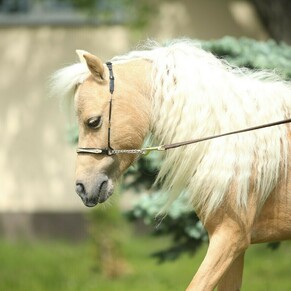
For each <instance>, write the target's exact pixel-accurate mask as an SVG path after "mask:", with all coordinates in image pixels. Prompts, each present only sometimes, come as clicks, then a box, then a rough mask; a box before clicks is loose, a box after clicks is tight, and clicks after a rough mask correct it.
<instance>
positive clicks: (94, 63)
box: [75, 51, 150, 207]
mask: <svg viewBox="0 0 291 291" xmlns="http://www.w3.org/2000/svg"><path fill="white" fill-rule="evenodd" d="M77 53H78V55H79V58H80V61H81V62H82V63H84V65H86V66H87V67H88V70H89V72H90V74H89V75H88V77H87V78H86V79H85V80H84V81H83V82H81V83H80V84H79V85H78V87H77V90H76V94H75V110H76V114H77V118H78V126H79V144H78V146H79V148H98V149H105V150H103V151H104V152H102V153H100V154H94V153H90V152H84V151H83V152H79V154H78V156H77V165H76V192H77V194H78V195H79V196H80V197H81V199H82V200H83V202H84V204H85V205H86V206H89V207H92V206H95V205H96V204H98V203H102V202H104V201H106V200H107V199H108V198H109V197H110V196H111V194H112V193H113V190H114V185H115V183H116V182H117V180H118V178H119V177H120V176H121V175H122V174H123V173H124V172H125V170H126V169H127V168H128V167H129V166H130V165H131V164H132V163H133V162H134V160H135V159H136V157H137V156H136V155H133V154H118V155H112V154H108V150H109V149H138V148H140V147H141V146H142V144H143V142H144V139H145V137H146V135H147V133H148V131H149V127H150V100H149V89H148V88H149V86H148V83H147V82H146V78H145V75H146V71H147V70H148V69H149V63H148V62H147V61H145V60H133V61H130V62H126V63H118V62H117V63H116V64H113V71H114V76H115V81H114V86H115V91H114V93H112V92H110V89H109V86H110V81H109V78H110V72H109V70H108V68H107V67H106V66H105V65H104V64H103V62H102V61H101V60H100V59H99V58H98V57H96V56H94V55H92V54H90V53H88V52H85V51H77ZM111 74H112V75H111V79H112V77H113V73H112V72H111ZM112 85H113V84H112ZM111 94H112V95H111ZM105 152H106V153H105Z"/></svg>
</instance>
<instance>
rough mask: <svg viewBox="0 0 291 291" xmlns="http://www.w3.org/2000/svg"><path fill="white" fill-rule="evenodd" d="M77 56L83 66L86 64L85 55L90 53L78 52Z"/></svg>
mask: <svg viewBox="0 0 291 291" xmlns="http://www.w3.org/2000/svg"><path fill="white" fill-rule="evenodd" d="M76 54H77V55H78V57H79V60H80V62H81V63H82V64H86V60H85V58H84V54H89V53H88V52H86V51H84V50H76Z"/></svg>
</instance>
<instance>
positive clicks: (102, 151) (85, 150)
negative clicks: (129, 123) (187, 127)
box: [77, 62, 291, 156]
mask: <svg viewBox="0 0 291 291" xmlns="http://www.w3.org/2000/svg"><path fill="white" fill-rule="evenodd" d="M106 65H107V68H108V70H109V92H110V94H111V95H110V100H109V114H108V135H107V138H108V139H107V148H103V149H101V148H77V153H78V154H103V155H107V156H112V155H116V154H142V155H145V154H148V153H150V152H151V151H165V150H169V149H174V148H178V147H181V146H186V145H190V144H194V143H198V142H203V141H206V140H211V139H215V138H220V137H224V136H228V135H233V134H239V133H243V132H248V131H253V130H258V129H262V128H266V127H272V126H277V125H281V124H286V123H290V122H291V118H289V119H284V120H280V121H276V122H271V123H267V124H262V125H258V126H254V127H249V128H244V129H240V130H235V131H231V132H226V133H222V134H218V135H212V136H208V137H203V138H197V139H193V140H188V141H183V142H177V143H172V144H164V145H160V146H155V147H146V148H141V149H113V148H112V147H111V143H110V140H111V116H112V101H113V93H114V75H113V68H112V63H111V62H107V63H106Z"/></svg>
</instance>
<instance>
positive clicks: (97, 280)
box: [0, 235, 291, 291]
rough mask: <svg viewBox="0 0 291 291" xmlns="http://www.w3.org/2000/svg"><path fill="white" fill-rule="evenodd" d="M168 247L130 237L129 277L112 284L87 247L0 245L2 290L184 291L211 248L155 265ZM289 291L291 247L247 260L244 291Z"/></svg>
mask: <svg viewBox="0 0 291 291" xmlns="http://www.w3.org/2000/svg"><path fill="white" fill-rule="evenodd" d="M166 244H168V241H167V240H165V239H160V238H159V239H157V238H151V237H148V236H145V235H143V236H134V235H130V236H129V237H128V239H127V241H126V243H125V245H124V248H123V250H124V255H125V256H126V259H127V264H128V267H127V268H128V270H129V273H128V274H127V275H125V276H123V277H121V278H115V279H108V278H105V277H104V276H103V275H101V274H100V273H98V272H96V270H95V269H94V260H93V258H92V256H91V254H92V251H91V248H92V246H91V245H90V244H89V243H82V244H72V243H71V244H70V243H68V242H62V241H51V242H48V241H47V242H33V243H32V242H30V243H28V242H26V243H25V242H14V243H11V242H10V243H9V242H5V241H4V240H1V241H0V262H1V264H0V290H3V291H10V290H11V291H47V290H54V291H57V290H61V291H71V290H72V291H73V290H74V291H76V290H82V291H90V290H101V291H107V290H108V291H115V290H118V291H123V290H124V291H125V290H126V291H130V290H148V291H152V290H153V291H154V290H157V291H163V290H185V287H186V286H187V283H188V282H189V281H190V279H191V278H192V275H193V274H194V273H195V271H196V270H197V268H198V266H199V263H200V262H201V260H202V258H203V256H204V254H205V252H206V248H207V246H206V245H205V246H203V247H202V248H201V249H200V250H199V251H198V252H197V254H195V256H194V257H188V256H183V257H182V258H180V259H179V260H177V261H175V262H169V263H164V264H157V262H156V261H155V260H154V259H153V258H151V257H150V256H149V255H150V254H151V253H152V252H154V251H157V250H159V249H161V248H163V247H164V246H165V245H166ZM242 290H247V291H259V290H262V291H268V290H280V291H288V290H291V243H290V242H285V243H282V244H281V246H280V248H279V249H278V250H276V251H272V250H270V249H269V248H267V247H266V246H265V245H257V246H253V247H251V249H250V250H249V251H248V254H247V256H246V263H245V276H244V283H243V289H242Z"/></svg>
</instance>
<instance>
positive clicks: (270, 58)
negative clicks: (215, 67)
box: [202, 36, 291, 79]
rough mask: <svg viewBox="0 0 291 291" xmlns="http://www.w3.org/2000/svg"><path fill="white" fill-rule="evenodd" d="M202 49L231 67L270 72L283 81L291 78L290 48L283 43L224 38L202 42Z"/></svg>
mask: <svg viewBox="0 0 291 291" xmlns="http://www.w3.org/2000/svg"><path fill="white" fill-rule="evenodd" d="M202 47H203V48H204V49H205V50H208V51H211V52H212V53H213V54H215V55H216V56H218V57H219V58H224V59H225V60H227V61H228V62H229V63H230V64H232V65H235V66H239V67H247V68H249V69H256V70H257V69H266V70H272V71H275V72H276V73H278V74H279V75H281V76H282V77H283V78H285V79H290V78H291V47H290V46H288V45H286V44H285V43H283V42H282V43H279V44H278V43H276V42H275V41H274V40H268V41H266V42H259V41H255V40H253V39H250V38H240V39H236V38H233V37H229V36H226V37H224V38H222V39H219V40H216V41H204V42H202Z"/></svg>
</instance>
